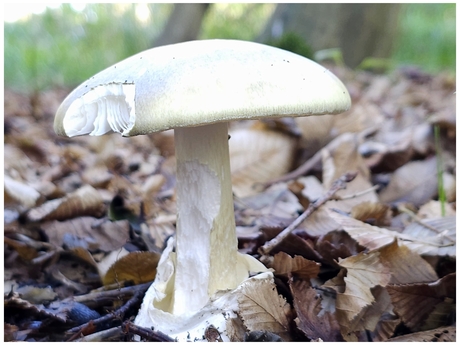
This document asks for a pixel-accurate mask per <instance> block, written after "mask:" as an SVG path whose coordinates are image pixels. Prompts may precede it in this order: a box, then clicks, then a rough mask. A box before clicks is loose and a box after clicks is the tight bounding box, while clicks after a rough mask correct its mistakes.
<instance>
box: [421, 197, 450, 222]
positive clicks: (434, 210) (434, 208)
mask: <svg viewBox="0 0 460 345" xmlns="http://www.w3.org/2000/svg"><path fill="white" fill-rule="evenodd" d="M441 204H442V203H441V201H439V200H430V201H428V202H427V203H426V204H424V205H422V206H420V208H419V210H418V212H417V216H418V217H420V218H442V217H446V216H447V217H451V216H455V214H456V212H455V210H454V209H453V207H452V205H451V204H448V203H444V210H445V215H442V212H441V211H442V206H441Z"/></svg>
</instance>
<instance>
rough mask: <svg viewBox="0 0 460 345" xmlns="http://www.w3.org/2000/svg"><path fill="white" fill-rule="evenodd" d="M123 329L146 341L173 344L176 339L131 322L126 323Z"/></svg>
mask: <svg viewBox="0 0 460 345" xmlns="http://www.w3.org/2000/svg"><path fill="white" fill-rule="evenodd" d="M123 329H124V331H125V332H127V333H128V332H129V333H133V334H136V335H138V336H140V337H141V338H144V339H145V340H146V341H164V342H172V341H174V339H172V338H171V337H168V336H167V335H166V334H163V333H161V332H158V331H153V330H151V329H148V328H144V327H140V326H136V325H135V324H133V323H132V322H131V321H125V322H124V323H123Z"/></svg>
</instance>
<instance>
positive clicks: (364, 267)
mask: <svg viewBox="0 0 460 345" xmlns="http://www.w3.org/2000/svg"><path fill="white" fill-rule="evenodd" d="M339 265H340V266H341V267H342V268H344V269H345V270H346V276H345V277H344V278H343V280H344V282H345V291H344V292H343V293H338V294H337V302H336V310H337V311H336V312H337V320H338V322H339V324H340V327H341V332H342V336H344V338H345V339H347V340H356V339H355V338H353V334H352V333H353V332H355V331H358V330H362V329H363V327H365V329H368V328H367V327H369V326H368V325H366V324H364V325H363V324H361V320H362V317H363V316H364V314H365V313H366V312H367V311H368V307H369V306H371V305H372V304H373V303H375V301H376V300H375V297H374V295H373V294H372V291H371V289H372V288H374V287H375V286H378V285H380V286H386V285H387V284H388V282H389V281H390V273H389V271H388V268H386V267H385V266H384V265H383V264H382V262H381V260H380V253H378V252H371V253H369V254H366V253H359V254H358V255H356V256H351V257H349V258H346V259H343V260H339ZM364 322H365V321H364Z"/></svg>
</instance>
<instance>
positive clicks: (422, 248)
mask: <svg viewBox="0 0 460 345" xmlns="http://www.w3.org/2000/svg"><path fill="white" fill-rule="evenodd" d="M456 229H457V224H456V217H455V216H448V217H442V218H433V219H423V220H422V221H421V222H413V223H411V224H409V225H408V226H407V227H406V228H405V229H404V230H403V232H402V234H401V236H407V237H408V238H410V239H411V240H410V241H407V242H406V243H405V244H406V245H407V246H408V247H409V248H410V249H411V250H413V251H415V252H416V253H419V254H420V255H427V256H428V255H429V256H449V257H455V256H456V248H457V245H456V239H457V236H456V234H457V231H456Z"/></svg>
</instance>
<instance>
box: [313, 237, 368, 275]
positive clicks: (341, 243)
mask: <svg viewBox="0 0 460 345" xmlns="http://www.w3.org/2000/svg"><path fill="white" fill-rule="evenodd" d="M316 250H317V251H318V253H320V254H321V256H322V257H323V259H324V260H325V261H327V263H328V264H329V265H331V266H336V267H339V266H338V264H337V261H338V260H339V258H341V259H345V258H347V257H349V256H352V255H356V254H358V252H359V249H358V244H357V243H356V241H355V240H353V239H352V238H351V237H350V235H348V234H347V233H346V232H345V231H331V232H329V233H327V234H326V235H324V236H321V237H320V238H319V239H318V241H317V242H316Z"/></svg>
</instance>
